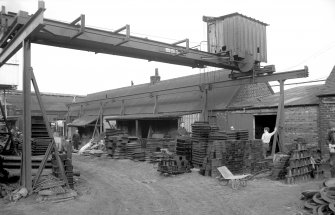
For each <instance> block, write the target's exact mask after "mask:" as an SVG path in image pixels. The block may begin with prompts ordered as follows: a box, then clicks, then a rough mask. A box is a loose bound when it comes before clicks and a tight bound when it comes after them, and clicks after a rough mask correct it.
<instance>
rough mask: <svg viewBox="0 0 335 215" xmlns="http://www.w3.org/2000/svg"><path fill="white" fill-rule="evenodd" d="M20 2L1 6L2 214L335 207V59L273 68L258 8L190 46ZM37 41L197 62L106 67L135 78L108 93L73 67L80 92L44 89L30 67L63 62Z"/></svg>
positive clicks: (245, 212) (299, 213) (257, 214)
mask: <svg viewBox="0 0 335 215" xmlns="http://www.w3.org/2000/svg"><path fill="white" fill-rule="evenodd" d="M0 2H1V1H0ZM1 3H2V2H1ZM78 4H79V3H78ZM83 4H84V3H83ZM85 4H88V3H85ZM89 4H91V6H92V7H93V6H94V7H96V8H98V9H99V8H101V9H102V8H103V7H104V5H102V4H101V5H100V4H99V3H98V2H97V3H93V2H90V3H89ZM220 4H222V5H221V6H224V4H227V3H224V2H222V3H220ZM19 5H20V4H14V8H11V7H12V6H13V5H11V7H10V8H7V7H6V6H2V9H1V13H0V32H1V33H0V48H1V49H0V66H1V68H0V89H1V93H0V108H1V113H0V214H111V215H114V214H115V215H116V214H120V215H128V214H145V215H151V214H152V215H156V214H162V215H163V214H164V215H168V214H169V215H176V214H180V215H184V214H190V215H198V214H199V215H202V214H223V215H230V214H231V215H263V214H264V215H283V214H288V215H305V214H316V215H326V214H327V215H328V214H335V179H334V177H335V166H334V165H335V67H334V68H333V69H332V71H330V72H329V71H314V70H313V69H311V68H312V67H311V68H309V67H308V65H300V64H298V66H300V68H295V69H286V70H280V71H277V69H276V68H277V67H279V68H281V67H280V65H277V64H276V65H275V64H269V63H267V62H268V61H270V62H272V61H271V60H270V59H268V56H269V57H270V56H272V55H270V54H269V55H268V52H267V50H268V47H267V44H271V43H274V41H271V43H270V42H268V41H267V38H268V37H269V38H271V37H270V36H271V35H272V34H268V36H267V28H269V24H268V23H265V22H263V21H260V20H258V18H262V19H265V20H266V19H270V18H267V16H266V15H262V16H260V17H257V13H251V14H250V15H249V14H245V11H247V10H241V12H233V13H224V14H219V16H215V15H211V14H209V15H210V16H209V15H204V16H202V17H199V20H200V22H201V24H202V25H203V29H204V32H199V34H204V37H205V39H204V41H202V42H201V43H200V44H199V43H198V44H199V45H196V46H194V45H193V43H192V42H191V41H190V39H192V38H190V39H180V40H175V41H174V42H165V41H163V40H159V39H158V40H156V39H150V37H146V36H143V35H142V36H138V34H136V33H134V32H133V31H132V28H131V27H132V26H131V25H130V24H125V25H123V26H118V27H116V29H115V30H110V29H108V30H107V27H110V26H101V27H91V25H89V24H88V23H89V19H90V17H89V16H85V14H80V13H81V11H80V10H79V8H77V9H78V10H77V9H76V7H74V8H71V13H72V15H73V16H74V18H75V19H73V20H67V21H59V20H62V19H63V17H62V16H61V15H62V14H61V13H59V11H58V15H59V16H58V17H57V16H56V17H54V18H46V17H45V14H46V13H47V11H48V10H47V8H48V2H44V1H36V2H35V4H34V6H35V7H33V8H34V10H32V11H29V12H27V11H25V10H24V8H20V7H19ZM111 5H112V4H111ZM111 5H109V7H111ZM53 6H55V5H54V4H50V6H49V7H50V9H51V10H52V7H53ZM114 6H115V7H116V6H117V5H116V4H115V5H113V8H114V10H115V7H114ZM176 6H177V5H176ZM221 6H220V7H221ZM88 7H90V6H88ZM106 7H107V6H106ZM130 7H134V6H130ZM203 7H204V8H203V13H205V12H206V13H210V10H206V5H203ZM48 9H49V8H48ZM80 9H83V8H82V7H80ZM123 9H125V8H123ZM234 9H235V10H238V8H234ZM83 10H84V9H83ZM64 11H65V9H64ZM127 13H129V11H127V10H125V11H124V13H123V15H124V17H119V18H120V19H121V20H122V19H126V17H127V16H128V14H127ZM213 13H214V12H213ZM74 14H77V15H76V16H75V15H74ZM170 15H171V16H173V13H171V14H170ZM251 15H252V16H255V17H250V16H251ZM267 15H269V13H267ZM109 16H110V14H108V13H99V19H110V17H109ZM269 16H270V15H269ZM76 17H77V18H76ZM130 17H132V16H130ZM293 17H294V16H293ZM152 18H154V14H153V15H152ZM155 19H157V21H158V19H159V16H157V17H155ZM201 19H202V21H201ZM291 19H293V18H292V17H291ZM127 20H129V17H127ZM158 22H159V21H158ZM171 22H172V21H171ZM192 22H198V20H193V21H192ZM185 23H186V22H185ZM292 23H295V22H294V20H293V21H292ZM148 25H149V24H148ZM173 25H174V23H171V26H172V27H171V28H173ZM188 25H191V24H186V25H185V28H186V29H187V26H188ZM286 25H290V24H289V23H287V24H286ZM153 28H154V25H153ZM135 29H136V28H135ZM176 30H177V29H176ZM270 31H271V29H270ZM185 32H186V31H185ZM269 35H270V36H269ZM302 36H303V35H301V37H302ZM162 39H163V37H162ZM276 43H280V44H281V43H282V44H284V43H285V42H284V41H276ZM37 45H38V46H39V47H40V46H45V47H46V48H63V49H57V50H61V52H63V51H64V55H65V53H66V50H68V49H72V50H76V53H78V55H79V53H82V52H91V53H94V58H99V57H100V56H101V57H106V56H107V57H108V58H114V57H120V56H121V57H122V59H123V58H125V59H129V64H131V60H133V59H140V60H142V61H143V60H145V61H146V63H148V64H151V61H153V62H159V63H161V64H155V65H163V66H162V68H164V65H166V64H169V65H170V64H171V65H174V66H176V67H180V68H188V69H189V68H194V69H197V70H196V72H193V73H189V74H188V75H178V76H174V77H171V78H168V79H165V78H163V76H162V77H161V74H162V72H161V70H163V71H164V69H161V68H158V66H157V67H156V66H155V67H154V68H153V69H152V71H151V72H150V73H151V75H148V77H144V78H145V80H144V82H143V83H141V84H135V83H134V82H137V81H133V80H136V79H135V77H131V78H129V77H126V75H122V72H121V71H115V70H114V71H105V75H104V76H103V77H100V80H101V82H102V79H118V80H124V79H127V80H128V83H129V84H128V85H123V86H117V87H113V85H110V88H108V89H107V90H99V89H100V88H95V86H97V85H94V84H93V83H91V84H90V85H89V86H87V85H85V84H82V83H81V76H87V77H89V76H92V77H93V76H95V74H94V73H95V72H94V71H91V73H92V74H91V73H85V74H84V75H83V72H82V71H70V70H69V71H66V72H67V73H68V74H69V73H76V74H77V78H76V79H75V80H72V83H73V89H74V90H73V91H72V90H71V91H70V90H69V92H68V93H67V94H66V93H59V92H57V91H55V92H54V93H50V91H49V92H48V93H47V92H44V91H45V90H44V88H43V87H41V88H39V86H44V85H43V83H44V82H48V81H49V83H51V82H52V80H50V79H52V78H51V77H50V78H49V79H46V80H43V79H42V81H39V80H40V79H39V73H38V72H37V71H36V70H34V65H35V64H37V65H39V62H42V61H47V60H46V59H48V61H50V62H51V61H55V62H56V63H57V64H62V62H60V61H59V60H57V59H51V56H52V53H51V52H52V51H50V52H47V53H43V55H44V58H42V57H41V56H39V55H38V53H37V52H36V51H34V50H35V49H34V47H35V46H37ZM310 45H311V44H306V46H310ZM269 47H270V46H269ZM271 47H272V46H271ZM330 48H331V47H330ZM287 49H288V50H289V52H293V53H294V52H295V50H294V49H293V48H290V47H287ZM45 50H47V49H45ZM52 50H53V49H52ZM269 52H276V50H270V49H269ZM40 54H41V53H40ZM49 54H50V57H49V58H48V57H47V56H48V55H49ZM312 54H313V53H312ZM35 56H36V57H35ZM37 56H39V57H37ZM92 56H93V55H92ZM75 57H76V56H69V58H73V61H72V63H73V65H76V64H83V63H84V64H90V63H93V60H92V62H90V61H87V62H83V61H80V60H79V61H78V60H75ZM19 58H20V59H21V60H18V59H19ZM92 58H93V57H92ZM76 59H77V58H76ZM147 61H149V62H147ZM107 63H108V62H106V64H107ZM279 63H280V62H278V64H279ZM49 67H50V73H51V71H52V68H51V67H52V65H51V63H50V65H49ZM36 68H40V67H39V66H36ZM69 68H74V67H70V66H69ZM136 70H137V71H136V73H139V74H141V71H142V69H141V68H136ZM330 70H331V69H330ZM21 72H22V73H21ZM44 72H45V73H47V72H49V71H44ZM320 72H323V73H324V74H325V76H324V79H323V80H317V81H313V80H312V79H309V77H315V76H314V74H316V73H320ZM19 73H20V74H19ZM60 74H61V73H59V75H60ZM64 74H65V75H64V76H66V73H64ZM144 74H145V73H144V72H143V74H141V75H140V76H145V75H144ZM19 76H20V77H22V81H21V83H19V81H18V78H17V77H19ZM62 78H63V79H66V77H62ZM92 80H93V78H92ZM92 82H93V81H92ZM273 83H275V84H273ZM292 83H295V84H293V85H292V86H290V85H291V84H292ZM299 83H303V84H299ZM96 84H99V83H96ZM57 85H58V86H59V87H60V88H62V87H64V88H65V85H66V84H63V83H57ZM115 86H116V85H115ZM289 86H290V87H289ZM75 89H84V90H86V92H87V94H85V95H80V94H79V93H78V94H73V92H75ZM42 91H43V92H42Z"/></svg>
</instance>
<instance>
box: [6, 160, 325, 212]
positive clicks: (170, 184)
mask: <svg viewBox="0 0 335 215" xmlns="http://www.w3.org/2000/svg"><path fill="white" fill-rule="evenodd" d="M73 165H74V167H75V169H77V170H79V171H80V173H81V176H80V177H79V178H78V180H77V183H76V190H77V191H78V193H79V196H78V198H77V199H75V200H70V201H67V202H60V203H47V202H44V203H39V202H37V201H36V196H34V195H32V196H30V197H28V198H26V199H22V200H20V201H18V202H16V203H5V202H4V201H3V200H0V214H1V215H4V214H8V215H9V214H10V215H19V214H48V215H50V214H62V215H64V214H80V215H84V214H111V215H125V214H141V215H142V214H143V215H156V214H157V215H175V214H177V215H179V214H180V215H198V214H199V215H200V214H211V215H212V214H213V215H216V214H223V215H262V214H264V215H283V214H288V215H296V214H303V213H302V211H303V210H302V209H301V208H300V207H301V201H300V200H299V197H300V193H301V191H303V190H306V189H317V188H319V186H320V184H321V181H310V182H306V183H301V184H295V185H287V184H284V183H282V182H279V181H272V180H269V179H266V178H261V179H253V180H251V181H249V182H248V186H247V187H245V188H242V189H240V190H232V189H231V188H230V187H229V186H224V185H223V184H222V183H221V182H219V181H218V180H217V179H215V178H211V177H204V176H202V175H200V174H199V173H198V172H197V171H196V170H193V171H192V173H185V174H182V175H177V176H168V177H165V176H163V175H160V174H159V173H158V172H157V170H156V169H155V167H154V165H153V164H149V163H145V162H133V161H130V160H113V159H110V158H108V157H100V158H97V157H83V156H78V155H74V156H73Z"/></svg>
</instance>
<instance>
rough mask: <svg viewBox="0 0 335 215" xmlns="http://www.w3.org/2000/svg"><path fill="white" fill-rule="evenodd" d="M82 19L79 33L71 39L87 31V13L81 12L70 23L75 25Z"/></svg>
mask: <svg viewBox="0 0 335 215" xmlns="http://www.w3.org/2000/svg"><path fill="white" fill-rule="evenodd" d="M79 21H80V28H79V29H78V33H76V34H75V35H74V36H72V37H71V40H72V39H74V38H77V37H79V36H80V35H82V34H83V33H84V32H85V15H84V14H81V15H80V16H79V17H78V18H77V19H75V20H74V21H73V22H71V23H70V25H75V24H77V23H78V22H79Z"/></svg>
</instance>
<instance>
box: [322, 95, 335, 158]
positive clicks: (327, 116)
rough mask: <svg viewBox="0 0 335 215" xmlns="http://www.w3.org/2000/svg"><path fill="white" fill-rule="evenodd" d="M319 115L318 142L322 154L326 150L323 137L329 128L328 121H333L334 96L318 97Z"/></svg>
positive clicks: (334, 114)
mask: <svg viewBox="0 0 335 215" xmlns="http://www.w3.org/2000/svg"><path fill="white" fill-rule="evenodd" d="M319 116H320V120H319V128H320V129H319V137H320V139H319V143H320V146H321V152H322V154H324V153H325V152H327V150H326V148H327V145H326V140H325V138H326V135H327V130H328V128H329V121H335V96H330V97H320V104H319Z"/></svg>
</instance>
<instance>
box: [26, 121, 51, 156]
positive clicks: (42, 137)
mask: <svg viewBox="0 0 335 215" xmlns="http://www.w3.org/2000/svg"><path fill="white" fill-rule="evenodd" d="M31 137H32V139H33V141H32V145H31V153H32V155H34V156H35V155H44V154H45V152H46V150H47V148H48V145H49V144H50V142H51V140H52V139H51V137H49V134H48V130H47V128H46V125H45V123H44V120H43V117H42V116H41V117H34V118H33V119H32V121H31Z"/></svg>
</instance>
